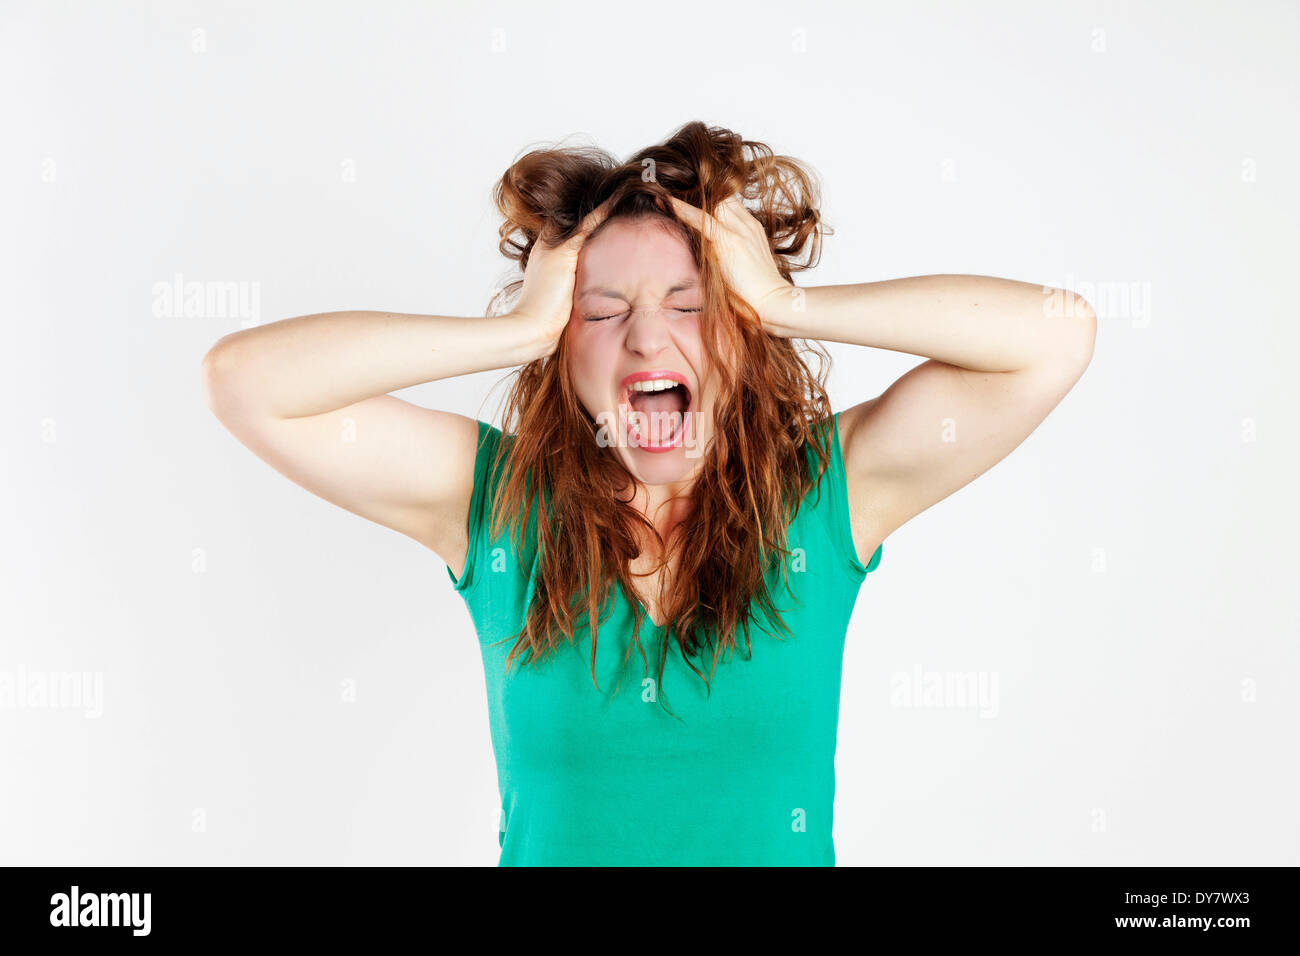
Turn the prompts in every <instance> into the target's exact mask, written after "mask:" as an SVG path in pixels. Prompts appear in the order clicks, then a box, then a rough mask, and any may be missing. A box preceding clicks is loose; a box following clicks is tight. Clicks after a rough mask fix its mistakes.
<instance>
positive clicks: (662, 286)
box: [565, 218, 716, 485]
mask: <svg viewBox="0 0 1300 956" xmlns="http://www.w3.org/2000/svg"><path fill="white" fill-rule="evenodd" d="M699 278H700V274H699V269H698V268H697V267H696V265H695V260H694V258H693V257H692V256H691V250H690V247H689V246H688V245H687V244H686V240H685V239H684V238H683V237H682V236H681V234H680V233H679V232H678V231H677V230H676V228H675V227H674V226H673V225H672V224H670V223H668V222H666V221H664V220H662V219H654V218H648V219H641V220H639V221H635V222H633V221H631V220H629V219H626V218H618V219H613V220H610V221H608V222H606V223H605V224H604V226H602V227H601V229H600V230H599V231H598V232H597V233H596V234H595V235H594V236H593V237H592V238H591V239H588V240H587V241H586V242H585V243H584V244H583V247H582V252H581V253H580V254H579V257H578V267H577V281H576V284H575V286H574V298H573V314H572V315H571V316H570V319H569V324H568V327H567V328H566V329H565V335H566V336H567V337H568V338H567V342H566V345H567V349H568V355H569V371H570V374H571V375H572V378H573V383H574V387H575V390H576V391H577V394H578V398H579V400H580V401H581V402H582V404H583V407H584V408H586V410H587V413H588V414H589V415H591V417H592V419H593V420H594V421H595V422H596V424H597V426H598V427H597V440H598V441H600V442H602V443H603V444H605V445H608V446H612V447H614V448H615V449H616V451H617V453H618V454H619V455H621V456H622V458H623V461H624V463H625V464H626V465H627V467H628V469H629V470H630V471H631V472H632V474H633V475H635V476H636V478H637V480H638V481H640V482H642V483H643V484H646V485H660V484H667V483H669V482H677V481H681V480H683V479H684V478H687V477H688V476H690V475H691V474H692V473H693V472H694V470H695V468H696V467H697V466H698V463H699V461H700V460H701V459H702V457H703V454H704V450H705V449H706V448H707V447H708V443H709V441H710V440H711V439H712V437H713V436H712V422H713V400H714V397H715V385H716V383H715V382H714V380H713V379H714V376H712V375H710V374H708V373H709V361H708V353H706V352H705V350H704V343H703V341H702V339H701V337H700V315H699V311H700V309H701V307H702V306H703V304H704V297H703V292H702V290H701V289H700V286H699ZM664 380H669V381H674V382H676V383H678V384H677V385H676V386H675V387H672V388H669V389H664V390H659V391H646V390H644V389H647V388H649V387H653V386H649V385H647V384H638V383H642V382H643V383H650V382H661V383H662V382H663V381H664Z"/></svg>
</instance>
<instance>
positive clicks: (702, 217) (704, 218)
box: [668, 196, 722, 239]
mask: <svg viewBox="0 0 1300 956" xmlns="http://www.w3.org/2000/svg"><path fill="white" fill-rule="evenodd" d="M668 201H669V202H670V203H672V204H673V209H674V210H675V211H676V212H677V215H679V216H681V217H682V219H683V220H685V222H686V223H687V224H688V225H689V226H691V227H693V228H694V229H696V230H698V231H699V232H702V233H703V234H704V236H705V238H707V239H713V238H714V236H716V235H717V233H718V230H720V229H721V228H722V224H721V223H720V222H718V220H716V219H714V218H713V217H712V216H710V215H709V214H708V213H706V212H705V211H704V210H703V209H700V208H699V207H698V206H692V205H691V204H690V203H688V202H683V201H682V200H680V199H678V198H677V197H676V196H669V197H668Z"/></svg>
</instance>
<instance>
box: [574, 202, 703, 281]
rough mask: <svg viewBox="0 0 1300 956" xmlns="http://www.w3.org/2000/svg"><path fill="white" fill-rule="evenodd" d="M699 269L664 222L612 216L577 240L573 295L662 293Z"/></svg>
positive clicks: (694, 275)
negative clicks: (578, 250)
mask: <svg viewBox="0 0 1300 956" xmlns="http://www.w3.org/2000/svg"><path fill="white" fill-rule="evenodd" d="M699 274H700V273H699V269H698V268H697V267H696V265H695V259H694V257H693V256H692V255H691V249H690V246H689V245H687V243H686V240H685V239H684V238H682V236H681V234H680V233H679V232H677V230H676V229H674V228H673V227H672V226H671V225H669V224H668V223H666V222H662V221H656V220H653V219H645V220H641V221H639V222H632V221H630V220H627V219H615V220H612V221H611V222H609V223H607V224H605V225H604V226H603V227H602V228H601V229H600V231H599V232H597V233H596V235H595V236H593V237H592V238H591V239H589V240H587V242H585V243H584V244H583V246H582V251H581V253H579V255H578V271H577V284H576V288H577V297H578V298H585V297H587V296H594V295H609V294H611V293H612V294H614V295H617V296H624V295H635V294H638V293H647V294H659V295H663V294H666V293H667V292H668V290H669V289H670V288H674V287H680V286H682V285H684V284H685V283H686V282H690V281H698V280H699Z"/></svg>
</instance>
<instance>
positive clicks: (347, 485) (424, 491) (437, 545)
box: [203, 312, 543, 573]
mask: <svg viewBox="0 0 1300 956" xmlns="http://www.w3.org/2000/svg"><path fill="white" fill-rule="evenodd" d="M542 348H543V343H542V342H541V341H540V340H539V339H538V336H537V334H536V330H535V326H534V325H532V324H530V323H529V322H528V321H527V320H526V319H522V318H519V317H516V316H514V315H510V316H504V317H500V318H461V317H450V316H435V315H406V314H396V313H387V312H329V313H323V314H319V315H306V316H300V317H298V318H293V319H285V320H283V321H280V322H273V323H270V324H268V325H264V326H260V327H257V328H252V329H247V330H243V331H239V332H233V333H231V334H229V335H227V336H225V337H223V338H222V339H220V340H219V341H218V342H217V343H216V345H214V346H213V347H212V349H211V350H210V351H209V352H208V353H207V355H206V356H205V357H204V360H203V383H204V390H205V394H206V396H207V401H208V406H209V407H210V408H211V409H212V411H213V412H214V413H215V414H216V416H217V417H218V418H219V419H220V420H221V422H222V424H224V425H225V426H226V428H227V429H229V430H230V432H231V433H232V434H233V435H234V436H235V437H236V438H238V439H239V440H240V441H241V442H242V443H243V444H244V445H245V446H247V447H248V448H249V450H250V451H252V452H253V453H254V454H256V455H257V456H258V457H260V458H261V459H263V460H264V461H265V462H266V463H267V464H269V465H270V466H271V467H273V468H275V469H276V470H277V471H279V472H280V473H281V474H283V475H284V476H285V477H287V478H289V479H290V480H291V481H293V482H295V483H297V484H298V485H300V486H302V487H303V488H305V489H307V490H308V491H310V492H312V493H313V494H316V495H318V496H320V497H321V498H324V499H325V500H327V501H330V502H332V503H334V504H336V505H339V506H340V507H342V508H345V509H347V510H348V511H351V512H352V513H354V514H357V515H360V516H361V517H363V518H368V519H370V520H371V521H375V522H377V523H379V524H381V525H384V526H385V527H388V528H392V529H393V530H395V531H399V532H401V533H402V534H405V535H407V536H408V537H410V538H413V539H414V540H416V541H419V542H420V543H421V544H423V545H425V546H426V547H428V548H430V549H431V550H433V551H434V552H436V553H437V554H438V555H439V556H440V557H441V558H442V559H443V560H444V561H446V562H447V564H448V565H449V566H450V567H451V568H452V571H453V573H455V572H457V570H458V569H459V568H462V567H463V564H464V559H465V553H464V552H465V548H466V545H467V536H466V527H465V525H466V516H467V514H468V511H469V502H470V497H471V495H472V493H473V476H474V456H475V452H476V450H477V439H478V425H477V422H476V421H475V420H474V419H472V418H467V417H465V416H463V415H457V414H454V413H451V412H442V411H435V410H432V409H427V408H422V407H420V406H418V405H414V404H412V403H410V402H406V401H403V400H402V399H399V398H395V397H394V396H392V395H389V394H387V393H388V392H393V391H397V390H399V389H402V388H407V387H409V386H412V385H417V384H419V383H421V382H431V381H436V380H438V379H443V378H450V377H452V376H456V375H465V374H469V373H472V372H479V371H487V370H490V369H496V368H504V367H508V366H511V365H517V364H521V363H523V362H526V361H531V359H532V358H535V357H537V356H538V355H539V354H541V350H542Z"/></svg>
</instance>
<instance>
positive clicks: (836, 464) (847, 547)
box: [826, 412, 885, 577]
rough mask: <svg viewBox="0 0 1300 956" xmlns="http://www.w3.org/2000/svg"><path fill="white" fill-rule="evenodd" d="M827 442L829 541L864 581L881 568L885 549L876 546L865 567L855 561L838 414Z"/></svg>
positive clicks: (835, 416)
mask: <svg viewBox="0 0 1300 956" xmlns="http://www.w3.org/2000/svg"><path fill="white" fill-rule="evenodd" d="M830 438H831V442H830V446H831V447H830V453H831V455H830V464H829V466H828V467H827V469H826V478H827V479H828V480H829V481H830V486H829V488H827V493H828V494H829V495H830V499H831V508H830V511H829V514H830V516H831V519H830V520H831V524H832V527H831V528H830V533H831V537H832V538H833V539H834V540H835V541H836V542H837V543H838V545H839V548H840V550H841V551H842V552H843V555H844V559H845V561H846V562H847V563H848V565H849V568H850V569H851V570H852V571H853V573H854V574H856V575H857V576H858V577H866V576H867V574H869V573H870V572H872V571H874V570H876V568H878V567H879V566H880V558H881V555H882V554H883V552H884V547H885V545H884V543H883V542H882V543H881V544H879V545H877V546H876V550H875V552H874V553H873V554H872V555H871V559H870V560H869V561H868V562H867V563H866V565H865V566H864V565H863V564H862V562H861V561H860V560H858V550H857V546H856V545H854V543H853V522H852V519H851V517H850V512H849V484H848V477H847V474H846V472H845V470H844V452H843V450H842V449H841V448H840V413H839V412H836V413H835V414H834V415H833V416H831V435H830Z"/></svg>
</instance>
